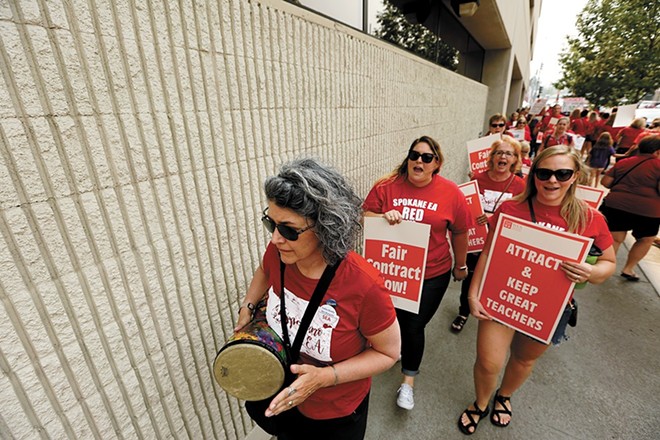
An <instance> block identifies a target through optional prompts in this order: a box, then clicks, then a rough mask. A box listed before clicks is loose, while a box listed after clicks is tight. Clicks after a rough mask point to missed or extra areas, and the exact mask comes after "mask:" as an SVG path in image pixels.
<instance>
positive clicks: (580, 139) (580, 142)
mask: <svg viewBox="0 0 660 440" xmlns="http://www.w3.org/2000/svg"><path fill="white" fill-rule="evenodd" d="M572 136H573V142H574V143H575V149H576V150H578V151H582V146H583V145H584V141H585V138H584V137H583V136H580V135H579V134H576V135H572Z"/></svg>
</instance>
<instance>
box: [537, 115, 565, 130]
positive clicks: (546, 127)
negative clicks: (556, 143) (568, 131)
mask: <svg viewBox="0 0 660 440" xmlns="http://www.w3.org/2000/svg"><path fill="white" fill-rule="evenodd" d="M563 117H565V116H564V115H562V114H561V113H559V114H558V115H555V114H547V115H545V116H544V117H543V119H542V120H541V130H543V131H546V130H549V129H551V128H553V127H554V126H555V125H557V122H558V121H559V120H560V119H561V118H563ZM553 118H554V119H556V121H554V123H553V124H551V123H550V122H551V121H552V119H553Z"/></svg>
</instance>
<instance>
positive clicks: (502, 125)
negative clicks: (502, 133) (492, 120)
mask: <svg viewBox="0 0 660 440" xmlns="http://www.w3.org/2000/svg"><path fill="white" fill-rule="evenodd" d="M505 125H506V124H502V123H499V124H490V126H491V127H493V128H494V127H500V128H501V127H504V126H505Z"/></svg>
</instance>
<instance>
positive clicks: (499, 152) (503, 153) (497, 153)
mask: <svg viewBox="0 0 660 440" xmlns="http://www.w3.org/2000/svg"><path fill="white" fill-rule="evenodd" d="M515 155H516V154H515V153H512V152H510V151H502V150H495V151H493V156H506V157H513V156H515Z"/></svg>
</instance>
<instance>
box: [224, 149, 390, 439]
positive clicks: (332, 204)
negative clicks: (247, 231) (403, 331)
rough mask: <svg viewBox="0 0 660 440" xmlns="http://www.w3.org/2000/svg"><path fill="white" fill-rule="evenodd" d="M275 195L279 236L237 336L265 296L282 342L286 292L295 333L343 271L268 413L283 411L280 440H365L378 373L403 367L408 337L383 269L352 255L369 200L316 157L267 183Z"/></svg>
mask: <svg viewBox="0 0 660 440" xmlns="http://www.w3.org/2000/svg"><path fill="white" fill-rule="evenodd" d="M265 192H266V197H267V199H268V206H267V207H266V209H264V212H263V217H262V221H263V224H264V226H265V227H266V229H267V230H268V231H269V232H271V233H272V234H273V236H272V239H271V242H270V243H269V245H268V247H267V249H266V252H265V254H264V256H263V261H262V263H261V265H260V266H259V268H258V269H257V270H256V272H255V274H254V277H253V279H252V282H251V283H250V286H249V288H248V291H247V295H246V297H245V299H244V300H243V305H242V306H241V308H240V310H239V320H238V324H237V326H236V330H240V329H241V328H242V327H244V326H245V325H246V324H248V323H249V322H250V320H251V319H252V311H253V310H254V309H255V306H256V304H258V303H259V302H260V301H262V299H264V298H265V299H266V317H267V320H268V324H269V325H270V326H271V328H273V330H275V331H276V332H277V333H278V334H279V335H280V336H282V333H283V332H284V330H283V326H282V325H281V322H282V319H281V318H280V317H281V315H280V309H281V303H282V302H284V301H282V298H280V295H281V294H282V292H284V300H285V302H286V305H285V306H284V307H283V308H284V310H286V321H285V322H286V325H285V326H284V327H285V328H286V329H287V330H286V331H287V332H288V334H291V335H295V334H296V333H297V331H298V328H299V326H300V323H301V320H302V318H303V315H304V312H305V309H306V307H307V305H308V304H309V303H310V301H311V298H312V296H313V294H312V292H314V291H315V289H316V287H317V285H318V284H322V283H321V282H319V279H321V278H322V276H323V278H325V276H324V273H325V272H327V270H328V268H332V269H334V270H336V272H335V274H334V277H333V278H331V281H330V284H329V286H328V288H327V291H326V292H325V295H324V296H323V299H322V300H321V304H322V305H321V306H320V307H319V308H318V310H317V311H316V314H315V315H314V317H313V319H312V321H311V324H310V326H309V330H308V331H307V333H306V338H305V340H304V343H303V344H302V347H301V350H300V357H299V358H298V359H294V363H293V365H291V373H292V374H293V375H295V376H296V378H295V380H294V381H293V382H292V383H291V384H290V386H288V387H286V388H284V389H283V390H282V391H280V392H279V393H278V394H276V395H275V396H274V398H273V399H272V401H271V402H270V404H269V405H268V408H267V409H266V411H265V416H266V417H272V416H276V415H280V414H282V415H283V419H281V422H280V425H282V426H280V428H281V429H280V432H278V438H279V439H303V438H305V439H306V438H328V439H331V438H332V439H334V438H342V439H362V438H364V434H365V431H366V426H367V410H368V400H369V390H370V388H371V376H373V375H375V374H378V373H381V372H383V371H385V370H387V369H389V368H390V367H391V366H392V365H394V363H395V362H396V360H397V358H398V356H399V351H400V336H399V325H398V323H397V320H396V314H395V311H394V307H393V306H392V301H391V299H390V296H389V292H388V290H387V289H386V288H385V286H384V284H383V280H382V278H381V276H380V274H379V272H378V271H377V270H376V269H375V268H374V267H373V266H372V265H370V264H369V263H367V262H366V260H364V258H362V257H361V256H360V255H358V254H356V253H355V252H354V251H353V250H352V249H353V245H354V243H355V241H356V239H357V237H358V234H359V230H360V221H361V218H362V210H361V200H360V198H359V197H357V195H356V194H355V192H354V191H353V189H352V187H351V185H350V184H349V183H348V182H347V181H346V179H344V177H343V176H342V175H341V174H339V173H338V172H337V171H336V170H334V169H332V168H329V167H327V166H324V165H321V164H320V163H318V162H317V161H315V160H313V159H303V160H296V161H293V162H290V163H288V164H285V165H284V166H283V167H282V169H281V170H280V172H279V174H278V175H277V176H274V177H270V178H268V179H267V180H266V183H265ZM282 273H283V274H282ZM281 280H282V281H281ZM282 282H283V284H284V286H282Z"/></svg>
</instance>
